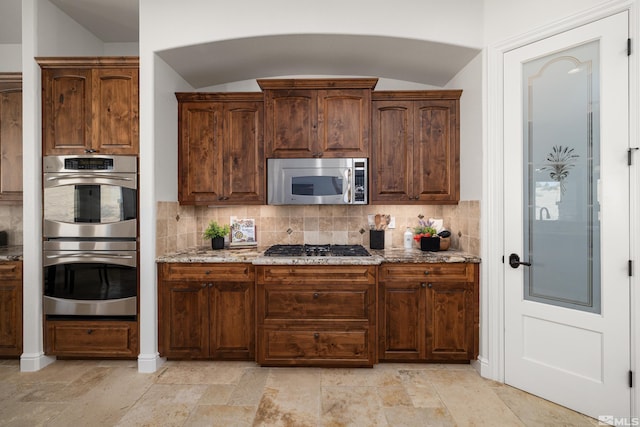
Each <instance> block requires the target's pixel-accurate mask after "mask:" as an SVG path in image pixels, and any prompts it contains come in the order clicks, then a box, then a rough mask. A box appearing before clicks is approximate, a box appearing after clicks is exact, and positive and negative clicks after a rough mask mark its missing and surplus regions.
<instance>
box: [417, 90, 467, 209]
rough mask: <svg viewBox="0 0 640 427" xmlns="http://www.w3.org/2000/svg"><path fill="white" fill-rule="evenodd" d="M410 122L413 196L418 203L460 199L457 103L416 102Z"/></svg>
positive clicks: (442, 101) (454, 201)
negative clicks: (411, 127)
mask: <svg viewBox="0 0 640 427" xmlns="http://www.w3.org/2000/svg"><path fill="white" fill-rule="evenodd" d="M414 107H415V109H414V119H413V134H414V136H413V153H412V154H413V169H412V170H413V172H414V175H413V189H412V191H413V194H412V196H413V197H414V198H417V199H418V200H420V201H430V202H441V203H446V202H453V203H457V201H458V199H459V198H460V184H459V177H458V175H459V169H460V152H459V151H460V149H459V143H458V136H457V133H458V124H457V102H455V101H451V100H429V101H416V103H415V106H414Z"/></svg>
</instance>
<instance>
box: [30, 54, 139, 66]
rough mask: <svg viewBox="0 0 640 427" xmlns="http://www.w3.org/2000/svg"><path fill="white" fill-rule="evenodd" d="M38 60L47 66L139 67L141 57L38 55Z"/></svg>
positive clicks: (41, 64)
mask: <svg viewBox="0 0 640 427" xmlns="http://www.w3.org/2000/svg"><path fill="white" fill-rule="evenodd" d="M36 62H37V63H38V64H39V65H40V66H41V67H45V68H70V67H72V68H96V67H118V68H138V67H139V65H140V58H139V57H138V56H66V57H36Z"/></svg>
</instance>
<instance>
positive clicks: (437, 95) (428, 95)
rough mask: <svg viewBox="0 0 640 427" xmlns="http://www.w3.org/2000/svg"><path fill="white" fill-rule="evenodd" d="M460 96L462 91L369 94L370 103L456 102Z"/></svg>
mask: <svg viewBox="0 0 640 427" xmlns="http://www.w3.org/2000/svg"><path fill="white" fill-rule="evenodd" d="M460 96H462V90H417V91H416V90H399V91H397V90H394V91H377V92H376V91H374V92H372V93H371V100H372V101H398V100H406V101H412V100H416V99H418V100H425V99H434V100H437V99H452V100H457V99H460Z"/></svg>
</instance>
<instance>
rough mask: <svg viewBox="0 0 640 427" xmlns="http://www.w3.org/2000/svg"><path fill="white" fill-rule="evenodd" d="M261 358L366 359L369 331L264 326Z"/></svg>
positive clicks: (291, 360) (288, 360)
mask: <svg viewBox="0 0 640 427" xmlns="http://www.w3.org/2000/svg"><path fill="white" fill-rule="evenodd" d="M263 339H264V340H265V342H264V360H261V361H259V362H260V363H263V364H264V363H266V364H269V363H270V362H271V363H277V362H280V363H283V362H284V364H296V362H300V361H302V362H314V363H318V362H322V361H330V362H333V363H335V362H337V361H345V362H347V361H358V362H359V363H362V362H367V361H368V360H369V339H368V331H367V330H364V329H361V330H340V331H335V330H289V329H287V330H265V331H264V332H263Z"/></svg>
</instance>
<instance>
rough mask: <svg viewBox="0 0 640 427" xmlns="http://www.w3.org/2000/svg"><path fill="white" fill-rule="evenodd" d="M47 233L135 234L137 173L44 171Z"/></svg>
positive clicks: (45, 225) (131, 235)
mask: <svg viewBox="0 0 640 427" xmlns="http://www.w3.org/2000/svg"><path fill="white" fill-rule="evenodd" d="M43 203H44V204H43V212H44V230H43V231H44V237H45V238H55V237H83V238H102V237H117V238H135V237H136V234H137V226H136V224H137V221H136V218H137V215H138V194H137V174H135V173H116V172H101V171H75V172H61V173H45V174H44V200H43Z"/></svg>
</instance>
